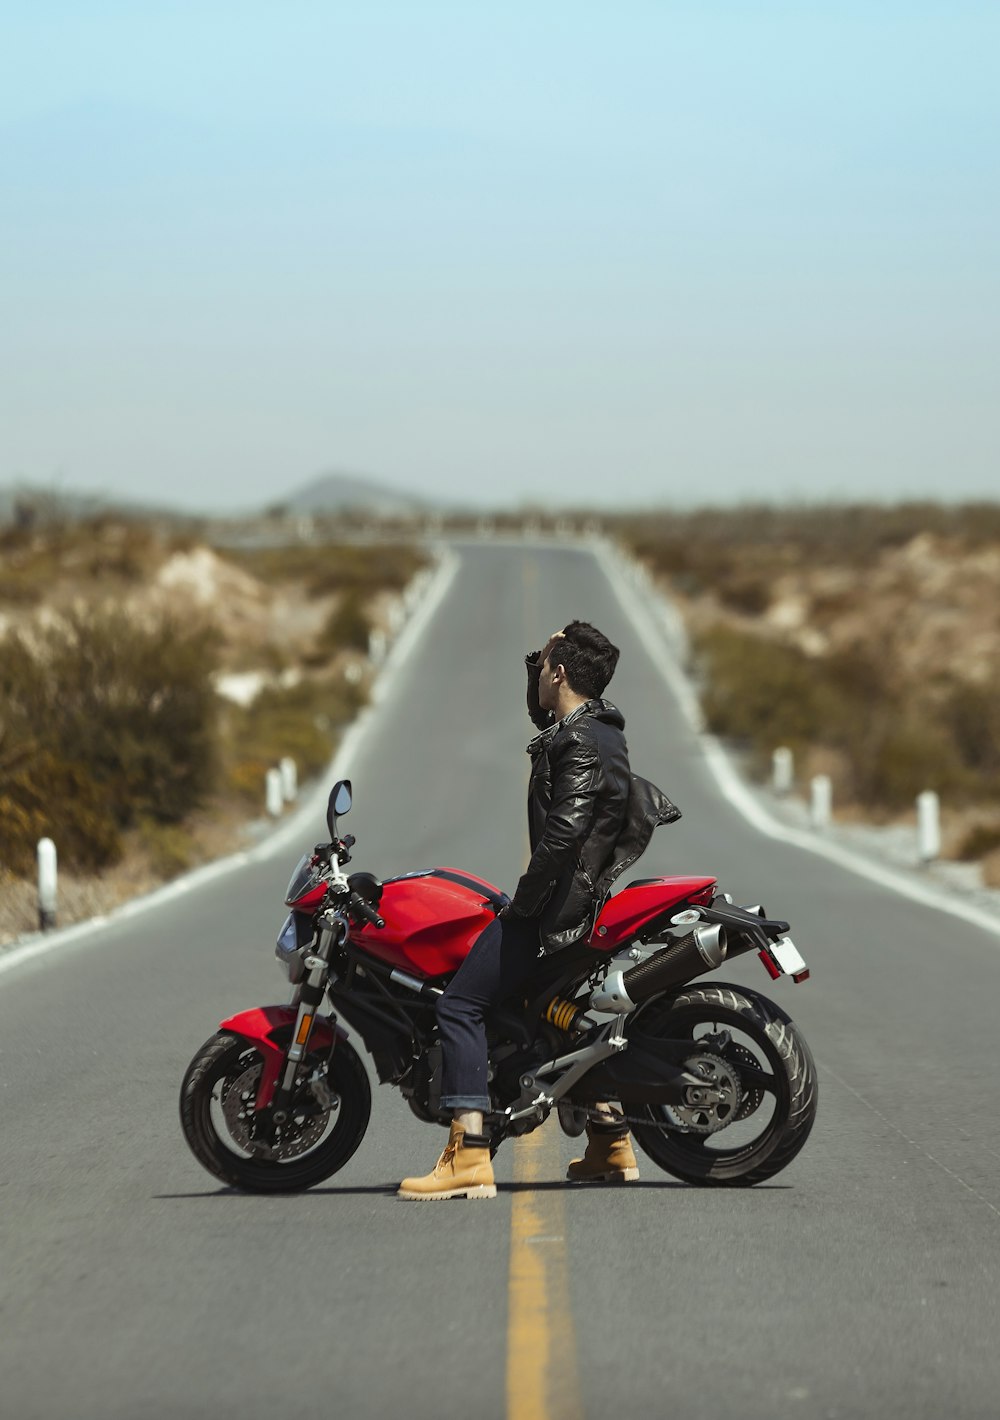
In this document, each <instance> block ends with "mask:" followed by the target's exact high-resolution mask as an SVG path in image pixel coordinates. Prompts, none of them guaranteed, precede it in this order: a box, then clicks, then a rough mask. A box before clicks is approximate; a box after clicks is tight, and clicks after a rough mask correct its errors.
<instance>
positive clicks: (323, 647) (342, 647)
mask: <svg viewBox="0 0 1000 1420" xmlns="http://www.w3.org/2000/svg"><path fill="white" fill-rule="evenodd" d="M370 632H371V622H370V621H369V619H368V613H367V612H366V610H365V605H364V601H363V599H362V597H361V594H360V592H358V591H357V590H351V591H349V592H346V593H345V594H344V596H343V597H341V599H340V601H339V602H338V603H337V605H336V606H335V607H334V609H333V611H332V612H331V613H330V615H329V617H328V618H327V622H326V625H325V626H324V627H323V630H322V632H321V633H320V635H319V637H318V638H317V643H316V654H317V657H318V658H325V657H327V656H331V655H335V654H336V652H337V651H367V650H368V637H369V634H370Z"/></svg>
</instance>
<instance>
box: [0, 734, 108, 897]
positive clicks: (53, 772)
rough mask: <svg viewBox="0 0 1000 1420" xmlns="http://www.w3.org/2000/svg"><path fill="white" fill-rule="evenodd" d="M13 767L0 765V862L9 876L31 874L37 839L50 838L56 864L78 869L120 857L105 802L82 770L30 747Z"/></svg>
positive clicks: (86, 869)
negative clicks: (53, 847) (53, 845)
mask: <svg viewBox="0 0 1000 1420" xmlns="http://www.w3.org/2000/svg"><path fill="white" fill-rule="evenodd" d="M23 748H24V751H25V752H24V754H23V755H22V756H21V757H20V761H19V763H18V764H17V765H16V766H11V767H8V769H7V770H6V771H5V770H4V769H3V768H2V767H0V862H2V863H3V865H4V867H6V868H7V869H9V870H10V871H11V872H13V873H20V874H27V873H31V872H33V871H34V867H35V854H36V849H37V844H38V840H39V839H40V838H51V839H53V840H54V842H55V843H56V846H57V850H58V853H59V860H60V862H61V863H62V864H64V865H65V866H66V867H69V868H77V869H81V870H83V871H93V870H95V869H99V868H104V867H107V866H108V865H109V864H111V863H115V862H117V861H118V859H119V858H120V857H121V853H122V837H121V832H120V830H119V827H118V824H117V823H116V822H115V818H114V815H113V814H112V813H111V812H110V810H109V806H108V803H107V799H106V798H105V796H104V795H103V794H102V793H101V791H100V790H99V789H98V787H97V785H96V784H95V783H94V781H93V779H92V778H91V777H90V775H89V774H87V772H86V770H85V769H84V768H83V767H82V766H80V765H78V764H72V763H68V762H67V761H65V760H62V759H59V758H58V757H57V756H56V755H53V754H51V753H49V752H48V751H46V750H44V749H40V748H38V747H37V746H35V745H26V746H24V747H23Z"/></svg>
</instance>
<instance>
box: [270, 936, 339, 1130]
mask: <svg viewBox="0 0 1000 1420" xmlns="http://www.w3.org/2000/svg"><path fill="white" fill-rule="evenodd" d="M347 930H348V929H347V923H346V922H345V921H344V920H343V918H341V917H339V916H337V915H336V914H333V913H324V914H323V915H322V916H321V917H320V919H319V933H318V935H317V938H316V942H315V945H314V948H313V950H312V951H311V952H310V953H309V955H308V956H307V957H306V959H305V965H306V971H307V975H306V976H305V978H304V979H303V980H302V981H301V982H300V984H299V985H298V986H297V987H296V988H295V991H294V993H293V995H292V1000H291V1003H290V1007H291V1008H292V1009H294V1010H295V1023H294V1026H293V1028H292V1035H291V1040H290V1042H289V1045H288V1049H287V1050H286V1051H285V1052H284V1053H283V1058H282V1060H281V1061H280V1062H279V1063H278V1064H279V1068H278V1070H277V1077H276V1078H273V1077H271V1078H267V1079H265V1076H264V1075H262V1077H261V1085H260V1088H259V1090H258V1092H257V1101H256V1104H255V1106H254V1108H255V1112H256V1114H257V1137H258V1139H260V1140H261V1142H262V1143H264V1144H267V1145H273V1144H274V1143H275V1135H276V1131H277V1130H278V1129H279V1128H280V1127H281V1126H282V1125H284V1124H287V1122H288V1107H289V1105H290V1104H291V1102H292V1099H293V1097H294V1095H295V1082H296V1077H297V1075H298V1072H299V1068H300V1067H301V1065H302V1062H303V1060H304V1059H305V1058H306V1055H307V1054H308V1051H309V1043H310V1041H311V1040H312V1038H313V1033H314V1028H315V1025H316V1013H317V1011H318V1010H319V1007H320V1006H321V1005H322V1004H323V997H324V996H325V995H326V987H327V981H328V977H329V969H330V954H331V952H332V951H333V948H334V946H335V945H336V946H340V945H342V944H343V942H344V940H345V939H346V937H347ZM334 1026H335V1030H334V1032H333V1034H332V1036H331V1039H330V1053H331V1055H332V1053H333V1050H334V1047H335V1045H336V1042H337V1037H338V1035H340V1034H341V1033H342V1032H341V1031H340V1029H339V1027H336V1020H335V1019H334ZM324 1044H325V1041H324ZM267 1074H268V1075H270V1072H267ZM319 1102H320V1104H323V1103H324V1101H323V1100H322V1099H321V1100H320V1101H319ZM325 1103H326V1105H327V1107H329V1104H330V1098H327V1100H326V1101H325Z"/></svg>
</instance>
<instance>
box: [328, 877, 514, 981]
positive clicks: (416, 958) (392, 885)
mask: <svg viewBox="0 0 1000 1420" xmlns="http://www.w3.org/2000/svg"><path fill="white" fill-rule="evenodd" d="M506 900H507V899H506V897H505V895H504V894H503V893H501V891H500V889H499V888H496V887H494V886H493V884H492V883H488V882H486V880H485V879H484V878H477V877H476V876H475V874H473V873H464V872H461V871H460V870H459V869H457V868H431V869H430V870H429V871H428V872H423V873H406V874H404V876H403V877H401V878H389V879H388V880H387V881H386V882H385V884H384V886H383V892H382V900H381V902H380V903H379V909H378V910H379V913H380V914H381V916H382V917H384V918H385V926H384V927H382V928H376V927H369V926H364V927H352V929H351V940H352V941H354V942H356V943H357V944H358V945H359V946H363V947H364V949H365V951H366V952H367V953H368V954H369V955H370V956H373V957H375V958H376V959H377V960H378V961H384V962H386V963H388V964H389V965H390V966H398V967H400V968H402V970H404V971H409V972H411V973H412V974H413V975H414V976H423V977H433V976H441V975H442V974H443V973H444V972H446V971H455V970H456V969H457V968H458V967H460V966H461V964H462V962H463V961H464V960H465V958H466V957H467V956H468V953H469V948H470V947H471V946H472V944H473V942H474V941H475V940H476V938H477V937H478V936H479V934H480V932H481V931H482V930H483V928H484V927H488V926H489V924H490V923H491V922H492V921H493V920H494V919H495V917H496V912H495V911H494V908H493V907H492V906H490V905H489V904H491V903H495V904H496V906H497V907H499V906H501V905H502V904H503V903H504V902H506Z"/></svg>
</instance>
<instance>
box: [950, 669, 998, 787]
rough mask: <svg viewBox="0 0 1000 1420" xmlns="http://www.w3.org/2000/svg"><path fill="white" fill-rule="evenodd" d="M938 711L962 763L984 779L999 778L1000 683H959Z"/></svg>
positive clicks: (994, 779)
mask: <svg viewBox="0 0 1000 1420" xmlns="http://www.w3.org/2000/svg"><path fill="white" fill-rule="evenodd" d="M940 714H941V718H942V721H943V722H944V724H945V725H946V726H947V728H948V730H949V731H950V733H951V736H952V739H953V740H954V743H955V747H956V750H957V752H958V754H959V756H960V758H961V760H962V763H963V764H964V765H965V766H966V767H967V768H968V769H969V770H971V771H972V772H973V773H974V774H976V775H980V776H982V777H983V779H984V780H985V781H996V780H997V779H1000V684H997V683H993V684H987V685H973V684H970V683H968V682H965V681H963V682H960V683H959V684H957V685H955V686H953V687H952V688H951V690H950V692H949V694H948V696H947V699H946V700H945V703H944V704H943V706H942V707H941V711H940Z"/></svg>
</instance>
